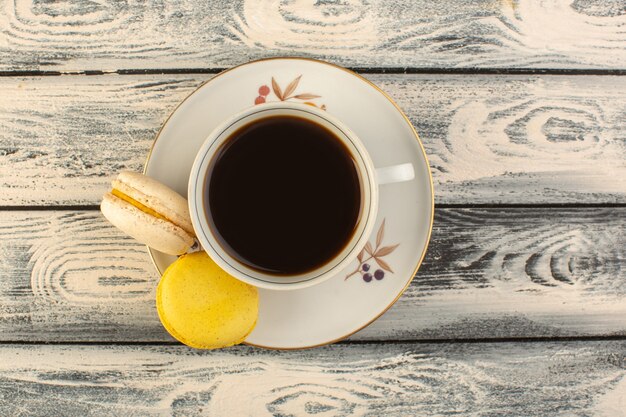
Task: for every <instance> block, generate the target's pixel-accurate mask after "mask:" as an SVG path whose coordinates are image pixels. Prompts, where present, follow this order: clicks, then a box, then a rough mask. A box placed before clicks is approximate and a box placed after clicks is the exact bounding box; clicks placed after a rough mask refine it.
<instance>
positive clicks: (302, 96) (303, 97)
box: [293, 93, 322, 100]
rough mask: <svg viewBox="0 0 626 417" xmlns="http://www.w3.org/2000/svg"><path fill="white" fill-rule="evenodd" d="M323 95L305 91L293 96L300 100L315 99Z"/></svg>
mask: <svg viewBox="0 0 626 417" xmlns="http://www.w3.org/2000/svg"><path fill="white" fill-rule="evenodd" d="M320 97H322V96H316V95H315V94H309V93H303V94H298V95H295V96H293V98H297V99H299V100H313V99H314V98H320Z"/></svg>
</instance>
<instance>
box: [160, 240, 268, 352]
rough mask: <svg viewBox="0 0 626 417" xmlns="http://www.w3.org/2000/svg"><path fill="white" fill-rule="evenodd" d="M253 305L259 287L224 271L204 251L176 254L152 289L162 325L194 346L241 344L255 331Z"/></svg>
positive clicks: (216, 346) (256, 299) (182, 340)
mask: <svg viewBox="0 0 626 417" xmlns="http://www.w3.org/2000/svg"><path fill="white" fill-rule="evenodd" d="M258 309H259V296H258V290H257V289H256V288H255V287H253V286H251V285H248V284H246V283H244V282H241V281H239V280H237V279H236V278H234V277H232V276H231V275H229V274H228V273H226V272H225V271H224V270H222V269H221V268H220V267H219V266H217V264H216V263H215V262H213V260H212V259H211V258H210V257H209V256H208V255H207V254H206V252H195V253H191V254H188V255H183V256H181V257H180V258H179V259H178V260H177V261H176V262H174V263H173V264H172V265H170V266H169V267H168V268H167V269H166V270H165V272H164V273H163V276H162V277H161V281H160V282H159V285H158V287H157V311H158V314H159V318H160V319H161V322H162V323H163V326H164V327H165V329H166V330H167V331H168V332H169V333H170V334H171V335H172V336H173V337H174V338H176V339H177V340H178V341H180V342H182V343H184V344H186V345H187V346H190V347H194V348H197V349H217V348H223V347H227V346H232V345H236V344H238V343H241V342H242V341H243V340H244V339H245V338H246V337H247V336H248V335H249V334H250V332H252V330H253V329H254V326H255V325H256V320H257V317H258Z"/></svg>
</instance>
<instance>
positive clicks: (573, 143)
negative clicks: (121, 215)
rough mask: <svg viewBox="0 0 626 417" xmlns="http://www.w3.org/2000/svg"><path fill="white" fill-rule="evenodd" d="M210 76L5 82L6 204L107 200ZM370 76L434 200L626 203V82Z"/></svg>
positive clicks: (0, 133)
mask: <svg viewBox="0 0 626 417" xmlns="http://www.w3.org/2000/svg"><path fill="white" fill-rule="evenodd" d="M208 78H210V76H209V75H143V76H137V75H133V76H130V75H129V76H119V75H107V76H89V77H81V76H72V77H26V78H22V77H2V78H0V90H1V91H3V92H4V94H2V95H0V179H1V180H2V183H3V184H4V187H3V192H2V193H1V194H0V205H7V206H19V205H51V204H61V205H65V204H89V205H95V204H98V203H99V201H100V199H101V197H102V194H103V193H104V192H105V191H106V190H107V189H108V188H109V184H110V180H111V178H112V176H114V175H116V174H117V172H119V171H120V170H122V169H132V170H141V167H142V166H143V163H144V162H145V157H146V154H147V152H148V149H149V148H150V145H151V143H152V140H153V139H154V136H155V134H156V132H157V131H158V129H159V128H160V126H161V124H162V123H163V121H164V120H165V118H166V117H167V115H168V114H169V113H170V112H171V111H172V110H173V109H174V107H175V106H176V105H177V104H178V103H179V102H180V101H181V100H182V99H183V98H184V97H185V96H186V95H187V94H189V93H190V92H191V91H193V90H194V89H195V88H196V87H197V86H198V85H200V84H201V83H202V82H203V81H205V80H206V79H208ZM368 78H370V79H371V80H372V81H374V82H375V83H377V84H378V85H380V86H381V87H382V88H383V89H384V90H386V91H387V92H389V94H390V95H391V96H392V97H393V98H395V99H396V100H397V101H398V104H399V105H400V106H401V107H402V108H403V109H405V110H406V112H407V114H408V116H409V118H410V119H411V121H412V122H413V124H414V125H415V126H416V127H417V129H418V131H419V133H420V137H421V138H422V140H423V141H424V144H425V147H426V151H427V153H428V156H429V158H430V164H431V166H432V172H433V176H434V181H435V189H436V202H437V203H450V204H467V203H513V204H515V203H526V204H528V203H533V204H537V203H551V204H553V203H583V202H584V203H594V204H597V203H626V143H625V140H626V138H625V136H624V132H625V131H626V77H618V76H552V75H540V76H528V75H524V76H520V75H518V76H512V75H505V76H503V75H368ZM557 154H558V155H559V157H558V158H555V155H557ZM43 167H45V169H42V168H43Z"/></svg>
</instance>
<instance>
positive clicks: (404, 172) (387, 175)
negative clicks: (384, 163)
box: [376, 163, 415, 185]
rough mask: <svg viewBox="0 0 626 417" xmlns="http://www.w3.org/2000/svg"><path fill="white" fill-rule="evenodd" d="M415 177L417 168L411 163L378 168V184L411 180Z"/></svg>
mask: <svg viewBox="0 0 626 417" xmlns="http://www.w3.org/2000/svg"><path fill="white" fill-rule="evenodd" d="M413 178H415V170H414V169H413V164H411V163H406V164H399V165H393V166H390V167H383V168H376V180H377V183H378V185H383V184H391V183H394V182H404V181H411V180H412V179H413Z"/></svg>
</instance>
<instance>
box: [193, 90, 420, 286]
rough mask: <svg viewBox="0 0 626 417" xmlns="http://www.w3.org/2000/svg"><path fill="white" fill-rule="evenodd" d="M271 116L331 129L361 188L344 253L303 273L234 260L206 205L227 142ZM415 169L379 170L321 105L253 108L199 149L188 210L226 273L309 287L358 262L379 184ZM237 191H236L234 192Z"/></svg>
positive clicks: (255, 282) (403, 166) (281, 104)
mask: <svg viewBox="0 0 626 417" xmlns="http://www.w3.org/2000/svg"><path fill="white" fill-rule="evenodd" d="M272 116H295V117H300V118H303V119H307V120H310V121H313V122H315V123H317V124H318V125H321V126H323V127H325V128H326V129H328V130H329V131H331V132H332V133H333V134H334V135H335V136H336V137H337V138H338V139H339V140H340V141H341V142H342V143H343V144H344V145H345V146H346V147H347V148H348V149H349V151H350V153H351V156H352V158H353V160H354V162H355V165H356V167H357V172H358V174H359V180H360V185H361V205H362V206H361V215H360V217H359V219H358V222H357V226H356V228H355V232H354V233H353V235H352V238H351V239H350V241H349V242H348V244H347V245H345V246H344V249H343V250H342V251H341V252H339V253H338V254H336V256H335V257H333V258H332V259H331V260H330V261H329V262H327V263H326V264H324V265H322V266H320V267H319V268H317V269H315V270H313V271H309V272H306V273H303V274H298V275H272V274H269V273H265V272H262V271H258V270H255V269H251V268H250V267H248V266H246V265H244V264H242V263H241V262H239V261H237V259H235V258H234V257H232V256H231V255H230V254H229V253H228V252H227V251H226V250H225V249H224V248H223V247H222V246H221V245H220V244H219V240H218V239H217V238H216V237H215V235H214V233H213V231H212V229H211V226H210V224H209V219H207V217H206V216H207V214H206V213H207V212H208V210H207V209H206V207H205V199H204V190H205V181H210V177H211V172H210V170H211V168H212V164H211V162H212V160H213V158H214V157H215V155H216V153H217V152H218V150H219V149H220V148H221V146H222V145H223V144H224V142H225V141H226V140H228V138H229V137H230V136H231V134H233V133H234V132H236V131H237V130H238V129H239V128H241V127H242V126H244V125H248V124H251V123H254V122H255V121H258V120H261V119H265V118H267V117H272ZM414 176H415V174H414V170H413V165H411V164H400V165H394V166H391V167H385V168H379V169H375V168H374V164H373V163H372V160H371V158H370V156H369V154H368V153H367V150H366V149H365V147H364V146H363V144H362V143H361V141H360V140H359V139H358V137H357V136H356V135H355V134H354V133H353V132H352V131H351V130H350V129H348V128H347V127H346V126H345V125H344V124H343V123H341V122H340V121H339V120H337V119H336V118H335V117H333V116H331V115H329V114H328V113H326V112H325V111H323V110H320V109H318V108H317V107H313V106H308V105H304V104H299V103H288V102H277V103H266V104H262V105H257V106H254V107H251V108H249V109H247V110H244V111H243V112H241V113H239V114H237V115H235V116H234V117H232V118H231V119H229V120H227V121H225V122H224V123H222V124H221V125H219V126H218V127H217V128H215V129H214V130H213V131H212V132H211V134H209V136H208V137H207V139H206V140H205V142H204V143H203V144H202V146H201V147H200V150H199V151H198V154H197V155H196V159H195V161H194V164H193V166H192V168H191V174H190V177H189V189H188V198H189V212H190V214H191V221H192V223H193V227H194V230H195V232H196V236H197V237H198V240H199V242H200V244H201V245H202V247H203V249H204V250H205V251H206V252H207V253H208V255H209V256H210V257H211V258H212V259H213V260H214V261H215V263H217V264H218V265H219V266H220V267H221V268H222V269H224V270H225V271H227V272H228V273H229V274H231V275H232V276H234V277H236V278H238V279H240V280H241V281H244V282H247V283H248V284H251V285H254V286H257V287H260V288H269V289H276V290H288V289H298V288H304V287H308V286H311V285H314V284H318V283H320V282H323V281H325V280H326V279H328V278H330V277H332V276H333V275H336V274H337V273H338V272H340V271H341V270H342V269H343V268H345V267H347V266H348V265H349V264H350V263H351V262H352V261H354V260H355V258H356V257H357V255H358V254H359V252H360V251H361V250H363V248H364V247H365V244H366V243H367V241H368V239H369V237H370V234H371V233H372V230H373V228H374V223H375V222H376V215H377V212H378V185H380V184H387V183H392V182H401V181H410V180H412V179H413V178H414ZM233 192H237V190H233Z"/></svg>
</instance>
